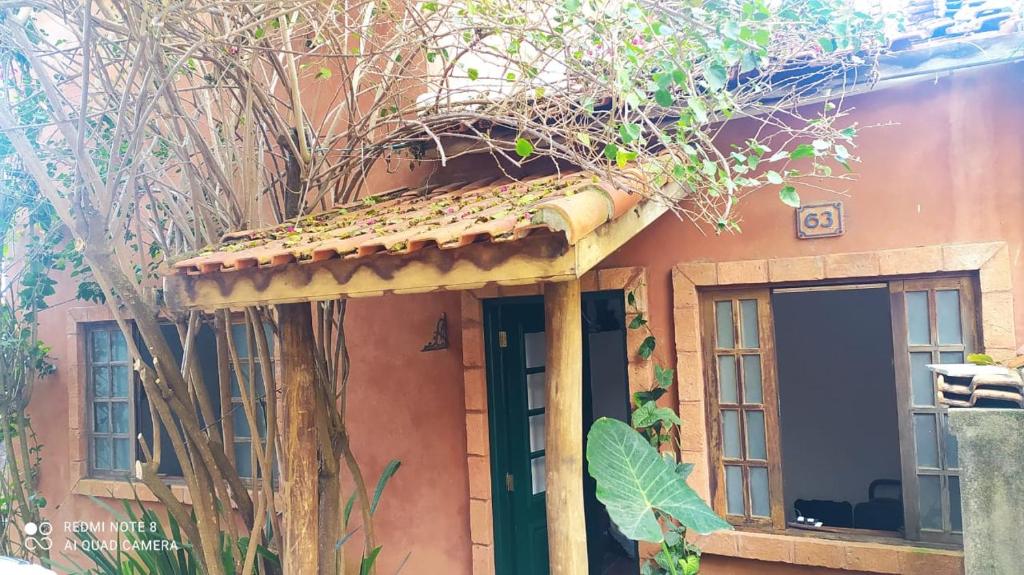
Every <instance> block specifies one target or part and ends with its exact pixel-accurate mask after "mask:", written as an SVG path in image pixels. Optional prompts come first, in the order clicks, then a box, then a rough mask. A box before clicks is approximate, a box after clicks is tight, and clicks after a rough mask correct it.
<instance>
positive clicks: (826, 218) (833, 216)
mask: <svg viewBox="0 0 1024 575" xmlns="http://www.w3.org/2000/svg"><path fill="white" fill-rule="evenodd" d="M843 223H844V222H843V202H825V203H821V204H807V205H804V206H800V207H799V208H797V209H796V237H798V238H800V239H801V240H810V239H814V238H830V237H833V236H841V235H843V232H845V231H846V230H845V228H844V226H843Z"/></svg>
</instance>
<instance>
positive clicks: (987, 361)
mask: <svg viewBox="0 0 1024 575" xmlns="http://www.w3.org/2000/svg"><path fill="white" fill-rule="evenodd" d="M967 363H973V364H974V365H998V363H997V362H996V360H995V358H993V357H992V356H991V355H988V354H985V353H971V354H968V355H967Z"/></svg>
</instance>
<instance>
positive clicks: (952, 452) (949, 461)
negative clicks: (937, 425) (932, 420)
mask: <svg viewBox="0 0 1024 575" xmlns="http://www.w3.org/2000/svg"><path fill="white" fill-rule="evenodd" d="M942 436H943V440H944V442H945V443H944V445H943V446H942V449H943V452H944V453H945V462H946V469H956V468H958V467H960V454H959V453H958V452H957V449H958V448H957V442H956V435H954V434H953V432H951V431H950V430H949V416H948V415H946V414H942Z"/></svg>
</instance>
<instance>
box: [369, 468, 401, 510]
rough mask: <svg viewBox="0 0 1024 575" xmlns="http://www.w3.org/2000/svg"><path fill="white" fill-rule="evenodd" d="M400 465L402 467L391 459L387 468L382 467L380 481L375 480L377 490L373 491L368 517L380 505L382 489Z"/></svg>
mask: <svg viewBox="0 0 1024 575" xmlns="http://www.w3.org/2000/svg"><path fill="white" fill-rule="evenodd" d="M400 465H402V462H401V461H399V460H397V459H392V460H391V461H389V462H388V464H387V466H386V467H384V471H382V472H381V474H380V479H378V480H377V488H376V489H374V490H373V501H372V502H371V503H370V515H373V514H374V513H376V512H377V505H379V504H380V497H381V495H383V494H384V488H385V487H387V485H388V480H390V479H391V478H392V477H393V476H394V475H395V473H396V472H397V471H398V467H399V466H400Z"/></svg>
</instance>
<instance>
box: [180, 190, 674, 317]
mask: <svg viewBox="0 0 1024 575" xmlns="http://www.w3.org/2000/svg"><path fill="white" fill-rule="evenodd" d="M628 176H629V177H628V178H627V180H628V181H631V182H632V181H635V182H637V185H636V186H635V189H628V190H627V189H622V188H618V187H615V186H613V185H611V184H610V183H608V182H607V181H604V180H602V179H601V178H600V177H599V176H598V175H597V174H594V173H589V172H579V173H575V174H570V175H563V176H548V177H544V178H538V179H533V180H525V181H478V182H472V183H470V184H461V185H454V186H446V187H441V188H422V189H417V190H399V191H396V192H390V193H387V194H382V195H379V196H374V197H373V199H370V200H365V201H363V202H361V203H359V204H355V205H349V206H345V207H343V208H339V209H336V210H332V211H329V212H325V213H323V214H318V215H315V216H309V217H306V218H302V219H300V220H297V221H295V222H290V223H288V224H285V225H281V226H276V227H273V228H267V229H262V230H250V231H246V232H238V233H233V234H229V235H228V236H225V238H224V240H223V242H222V243H221V245H219V246H216V247H215V248H211V249H209V250H206V251H204V252H203V253H200V254H199V255H197V256H195V257H191V258H188V259H185V260H182V261H179V262H177V263H175V264H173V265H172V273H171V275H169V276H168V277H166V278H165V280H164V294H165V298H166V299H167V302H168V304H169V305H170V306H171V307H172V308H176V309H218V308H237V307H243V306H249V305H265V304H276V303H289V302H299V301H316V300H325V299H334V298H339V297H360V296H376V295H383V294H385V293H397V294H401V293H417V292H427V291H434V290H458V289H472V288H477V287H481V286H483V285H486V284H488V283H491V282H494V283H498V284H503V285H517V284H525V283H535V282H540V281H558V280H565V279H570V278H573V277H579V276H581V275H582V274H583V273H585V272H586V271H587V270H589V269H591V268H592V267H593V266H594V265H596V264H597V263H598V262H600V261H601V260H602V259H604V258H605V257H606V256H607V255H608V254H610V253H611V252H612V251H614V250H615V249H617V248H618V247H619V246H621V245H622V244H624V243H625V242H626V241H627V240H628V239H629V238H631V237H633V236H634V235H635V234H636V233H638V232H639V231H640V230H642V229H643V228H644V227H646V226H647V225H648V224H650V223H651V222H653V221H654V220H655V219H657V218H658V217H659V216H661V215H662V214H663V213H664V212H665V211H667V210H668V204H667V203H665V202H664V201H663V200H660V199H658V198H652V197H650V196H652V195H653V194H652V187H651V185H650V184H647V183H646V182H645V179H644V177H643V176H642V175H641V174H639V173H637V172H634V173H631V174H628ZM641 188H646V189H641ZM665 194H668V195H670V196H671V195H674V192H673V191H672V190H670V189H663V190H662V194H661V195H665Z"/></svg>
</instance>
